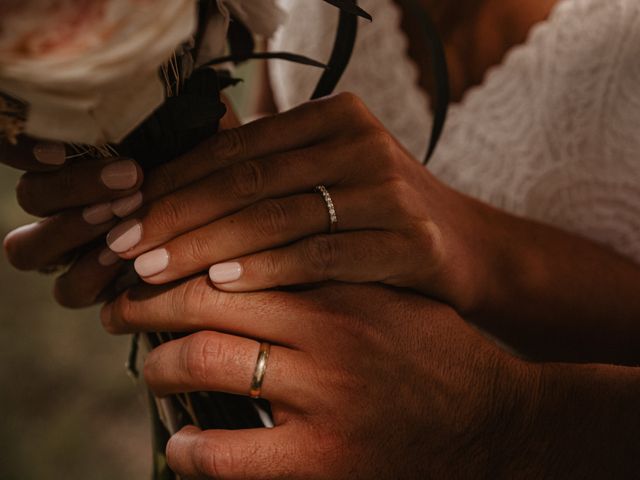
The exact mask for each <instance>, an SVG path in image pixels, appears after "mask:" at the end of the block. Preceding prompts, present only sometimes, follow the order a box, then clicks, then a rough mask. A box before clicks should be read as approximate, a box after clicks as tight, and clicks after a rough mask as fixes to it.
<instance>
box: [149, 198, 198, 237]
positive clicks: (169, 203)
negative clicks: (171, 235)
mask: <svg viewBox="0 0 640 480" xmlns="http://www.w3.org/2000/svg"><path fill="white" fill-rule="evenodd" d="M186 218H189V208H188V205H186V203H185V202H182V201H180V200H179V199H178V198H176V197H175V196H169V197H165V198H161V199H160V200H158V203H157V205H156V207H155V208H153V209H152V210H150V211H149V214H148V215H147V217H146V218H145V220H144V222H145V223H146V224H151V225H153V226H155V227H156V228H158V230H160V231H173V230H175V229H177V227H178V226H179V225H181V224H182V222H183V221H184V220H185V219H186Z"/></svg>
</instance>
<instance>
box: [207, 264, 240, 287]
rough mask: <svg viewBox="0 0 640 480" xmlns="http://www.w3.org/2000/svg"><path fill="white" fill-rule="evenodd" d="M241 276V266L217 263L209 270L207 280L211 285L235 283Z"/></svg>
mask: <svg viewBox="0 0 640 480" xmlns="http://www.w3.org/2000/svg"><path fill="white" fill-rule="evenodd" d="M241 276H242V265H240V264H239V263H237V262H230V263H219V264H218V265H214V266H213V267H211V268H210V269H209V278H211V281H212V282H213V283H230V282H235V281H236V280H238V279H239V278H240V277H241Z"/></svg>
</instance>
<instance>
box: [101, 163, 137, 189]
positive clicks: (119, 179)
mask: <svg viewBox="0 0 640 480" xmlns="http://www.w3.org/2000/svg"><path fill="white" fill-rule="evenodd" d="M100 178H101V179H102V183H104V184H105V185H106V187H107V188H110V189H111V190H127V189H128V188H133V187H135V185H136V183H138V168H137V167H136V164H135V163H134V162H133V161H132V160H119V161H117V162H113V163H111V164H109V165H107V166H106V167H104V168H103V169H102V173H101V175H100Z"/></svg>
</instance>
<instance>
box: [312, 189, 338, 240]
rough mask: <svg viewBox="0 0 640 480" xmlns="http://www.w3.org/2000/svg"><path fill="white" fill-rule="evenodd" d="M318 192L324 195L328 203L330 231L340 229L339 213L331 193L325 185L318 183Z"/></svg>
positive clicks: (333, 231)
mask: <svg viewBox="0 0 640 480" xmlns="http://www.w3.org/2000/svg"><path fill="white" fill-rule="evenodd" d="M316 192H318V193H319V194H320V195H322V198H324V202H325V203H326V204H327V210H328V211H329V233H335V232H336V230H337V229H338V214H337V213H336V207H335V205H334V204H333V200H332V199H331V194H330V193H329V190H327V187H325V186H324V185H318V186H317V187H316Z"/></svg>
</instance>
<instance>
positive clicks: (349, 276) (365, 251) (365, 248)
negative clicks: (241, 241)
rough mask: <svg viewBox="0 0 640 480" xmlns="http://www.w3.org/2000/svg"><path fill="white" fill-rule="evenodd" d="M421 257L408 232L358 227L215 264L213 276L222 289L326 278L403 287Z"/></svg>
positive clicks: (257, 287)
mask: <svg viewBox="0 0 640 480" xmlns="http://www.w3.org/2000/svg"><path fill="white" fill-rule="evenodd" d="M415 262H416V258H415V255H413V254H412V252H411V248H410V245H409V244H408V242H407V241H406V239H405V238H403V237H402V235H400V234H397V233H392V232H386V231H382V230H380V231H357V232H350V233H339V234H334V235H316V236H312V237H309V238H306V239H304V240H302V241H300V242H297V243H295V244H293V245H291V246H288V247H284V248H280V249H275V250H268V251H265V252H260V253H257V254H254V255H250V256H247V257H244V258H239V259H237V260H234V261H230V262H225V263H220V264H217V265H213V266H212V267H211V269H210V270H209V277H210V278H211V281H212V282H213V283H214V285H215V286H216V288H218V289H220V290H224V291H228V292H248V291H254V290H263V289H267V288H273V287H280V286H288V285H300V284H307V283H316V282H323V281H326V280H336V281H341V282H351V283H359V282H383V283H387V284H391V285H395V286H403V285H406V284H408V280H409V278H408V277H409V276H410V275H411V274H412V272H413V271H414V270H415V268H414V267H413V266H414V265H415ZM427 268H428V266H427V265H425V269H427Z"/></svg>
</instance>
